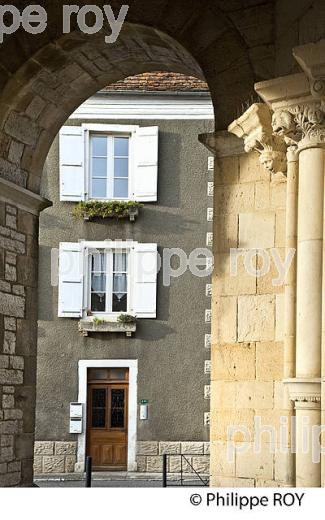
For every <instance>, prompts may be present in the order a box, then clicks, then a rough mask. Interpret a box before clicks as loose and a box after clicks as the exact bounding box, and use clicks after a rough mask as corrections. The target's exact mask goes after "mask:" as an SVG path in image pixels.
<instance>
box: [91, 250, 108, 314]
mask: <svg viewBox="0 0 325 520" xmlns="http://www.w3.org/2000/svg"><path fill="white" fill-rule="evenodd" d="M91 310H92V311H94V312H105V310H106V256H105V254H104V253H96V254H93V255H92V257H91Z"/></svg>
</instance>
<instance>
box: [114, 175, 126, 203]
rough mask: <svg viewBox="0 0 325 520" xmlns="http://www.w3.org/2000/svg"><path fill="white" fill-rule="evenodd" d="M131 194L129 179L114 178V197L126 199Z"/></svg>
mask: <svg viewBox="0 0 325 520" xmlns="http://www.w3.org/2000/svg"><path fill="white" fill-rule="evenodd" d="M128 195H129V181H128V179H115V180H114V197H116V198H123V199H126V198H127V197H128Z"/></svg>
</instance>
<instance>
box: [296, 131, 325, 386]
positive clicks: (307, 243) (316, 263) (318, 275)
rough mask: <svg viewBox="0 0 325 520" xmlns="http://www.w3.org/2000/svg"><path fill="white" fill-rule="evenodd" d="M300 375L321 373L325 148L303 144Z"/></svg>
mask: <svg viewBox="0 0 325 520" xmlns="http://www.w3.org/2000/svg"><path fill="white" fill-rule="evenodd" d="M299 151H300V157H299V202H298V256H297V351H296V376H297V377H298V378H299V377H301V378H310V377H316V378H317V377H320V375H321V330H322V291H321V284H322V261H323V205H324V150H323V148H322V145H321V143H317V142H313V141H312V142H309V141H308V140H307V141H306V140H303V141H301V143H300V144H299Z"/></svg>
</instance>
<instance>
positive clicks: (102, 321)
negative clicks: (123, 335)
mask: <svg viewBox="0 0 325 520" xmlns="http://www.w3.org/2000/svg"><path fill="white" fill-rule="evenodd" d="M93 321H94V323H95V325H104V323H107V321H106V320H101V319H100V318H97V316H95V317H94V320H93Z"/></svg>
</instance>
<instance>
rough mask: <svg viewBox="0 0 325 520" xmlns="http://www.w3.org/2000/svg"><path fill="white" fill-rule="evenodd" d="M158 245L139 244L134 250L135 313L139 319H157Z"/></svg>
mask: <svg viewBox="0 0 325 520" xmlns="http://www.w3.org/2000/svg"><path fill="white" fill-rule="evenodd" d="M157 267H158V252H157V244H139V243H137V244H136V245H135V248H134V273H133V275H134V284H133V287H134V312H135V314H136V316H138V317H139V318H156V308H157Z"/></svg>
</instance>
